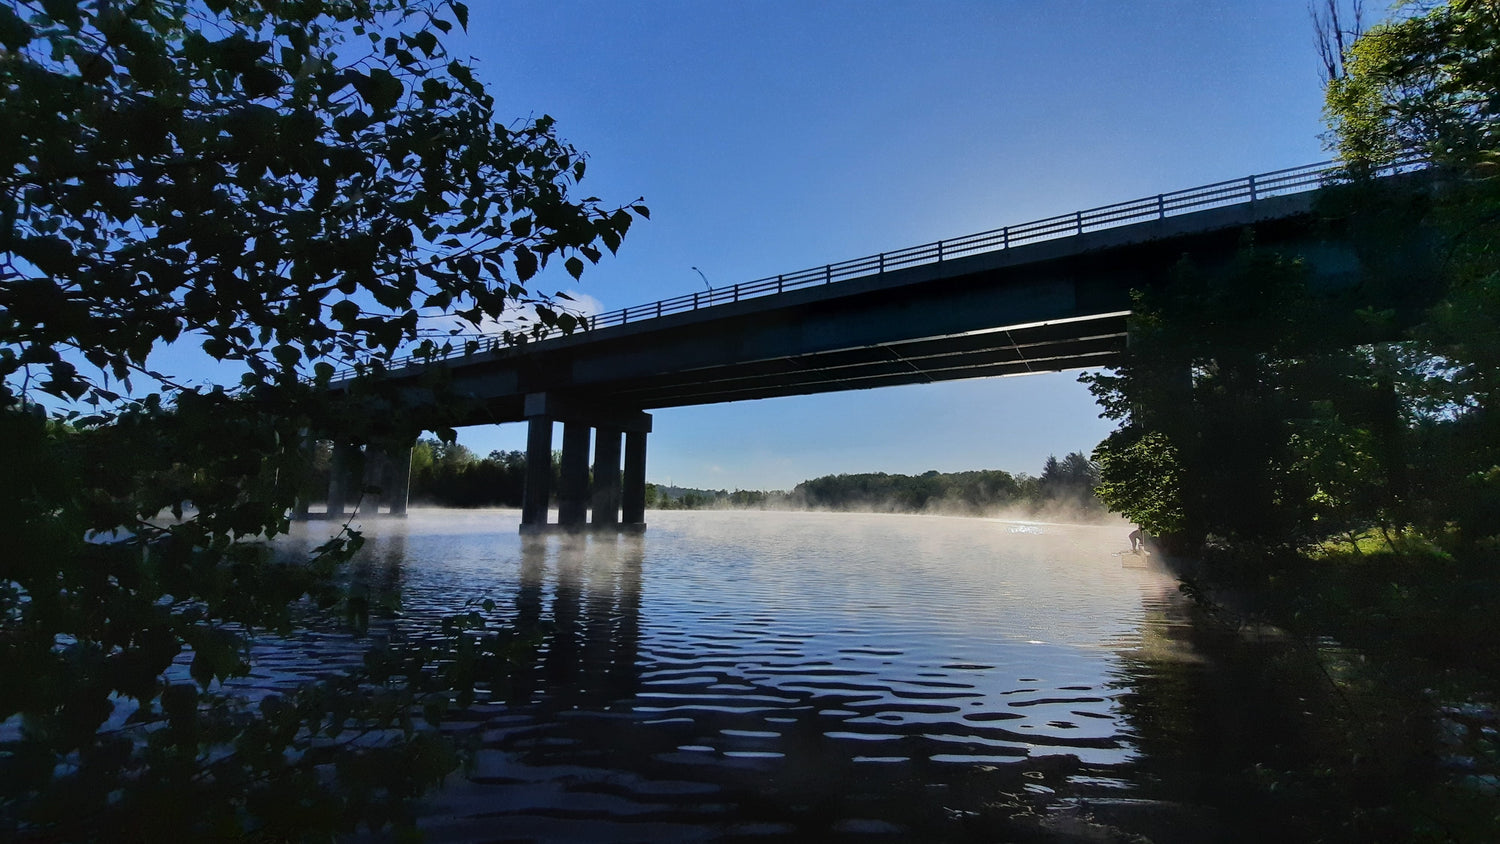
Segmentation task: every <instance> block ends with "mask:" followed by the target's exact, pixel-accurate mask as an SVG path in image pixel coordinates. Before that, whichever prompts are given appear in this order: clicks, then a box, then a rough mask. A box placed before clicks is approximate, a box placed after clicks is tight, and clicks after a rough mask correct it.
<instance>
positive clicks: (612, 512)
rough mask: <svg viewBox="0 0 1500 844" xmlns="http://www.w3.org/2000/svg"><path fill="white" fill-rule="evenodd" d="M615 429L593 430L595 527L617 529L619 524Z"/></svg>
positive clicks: (618, 471) (617, 457)
mask: <svg viewBox="0 0 1500 844" xmlns="http://www.w3.org/2000/svg"><path fill="white" fill-rule="evenodd" d="M623 433H624V432H622V431H620V430H619V429H618V428H596V429H595V430H594V515H593V520H592V522H591V524H592V525H593V527H594V529H595V530H600V529H609V528H616V527H618V526H619V524H620V436H621V435H622V434H623Z"/></svg>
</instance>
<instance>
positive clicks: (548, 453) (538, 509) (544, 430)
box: [521, 415, 552, 533]
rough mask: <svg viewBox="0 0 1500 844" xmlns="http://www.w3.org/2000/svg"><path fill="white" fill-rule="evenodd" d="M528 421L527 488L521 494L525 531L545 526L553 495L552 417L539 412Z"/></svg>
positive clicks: (522, 524)
mask: <svg viewBox="0 0 1500 844" xmlns="http://www.w3.org/2000/svg"><path fill="white" fill-rule="evenodd" d="M526 424H527V426H528V429H527V431H526V489H525V491H524V492H523V493H522V496H521V532H522V533H528V532H532V531H537V530H543V529H545V526H546V524H547V503H548V499H549V498H551V496H552V419H551V417H548V416H543V415H537V416H532V417H530V418H529V419H527V420H526ZM528 529H529V530H528Z"/></svg>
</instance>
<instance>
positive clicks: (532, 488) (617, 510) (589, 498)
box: [521, 393, 651, 534]
mask: <svg viewBox="0 0 1500 844" xmlns="http://www.w3.org/2000/svg"><path fill="white" fill-rule="evenodd" d="M525 414H526V420H527V424H529V425H530V426H531V429H530V432H529V435H528V437H527V441H526V490H525V493H524V495H523V496H522V505H521V532H522V533H527V534H530V533H543V532H546V531H549V530H562V531H579V530H585V529H592V530H604V531H636V532H638V531H641V530H644V529H645V509H646V435H647V434H649V433H650V432H651V415H650V414H648V413H643V412H641V411H638V410H622V409H620V408H611V407H599V406H595V405H591V404H588V403H586V402H581V401H578V400H577V399H574V398H572V397H566V396H558V395H555V394H551V393H532V394H529V395H527V396H526V404H525ZM554 422H561V423H563V447H562V465H561V466H559V467H558V469H559V489H558V490H557V524H555V525H554V524H548V522H547V503H548V497H549V496H550V494H551V489H550V488H549V487H550V485H551V481H552V425H553V423H554ZM591 432H592V433H593V439H594V449H593V457H594V471H593V484H592V486H591V485H590V483H589V436H590V433H591ZM622 438H627V442H626V446H625V447H626V450H627V453H626V455H625V472H624V475H623V477H622V475H621V471H620V456H621V439H622ZM622 504H623V505H624V516H625V518H624V520H623V522H622V519H621V505H622ZM590 505H592V518H589V515H590V513H589V510H590ZM586 520H587V523H586Z"/></svg>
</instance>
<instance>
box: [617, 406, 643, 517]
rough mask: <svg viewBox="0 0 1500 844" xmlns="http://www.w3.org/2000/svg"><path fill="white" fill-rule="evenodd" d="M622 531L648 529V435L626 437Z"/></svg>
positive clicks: (634, 432)
mask: <svg viewBox="0 0 1500 844" xmlns="http://www.w3.org/2000/svg"><path fill="white" fill-rule="evenodd" d="M621 496H622V498H621V502H620V503H621V508H620V510H621V512H620V529H621V530H625V531H631V532H640V531H644V530H645V529H646V433H645V432H644V431H631V432H629V433H627V434H626V435H625V477H624V478H623V483H622V487H621Z"/></svg>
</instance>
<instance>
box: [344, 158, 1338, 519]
mask: <svg viewBox="0 0 1500 844" xmlns="http://www.w3.org/2000/svg"><path fill="white" fill-rule="evenodd" d="M1333 173H1334V168H1333V167H1332V166H1330V165H1312V166H1308V167H1300V168H1294V169H1291V170H1282V171H1277V172H1274V173H1268V174H1262V175H1257V176H1250V177H1247V178H1244V179H1237V180H1233V181H1228V182H1220V183H1217V184H1213V185H1208V186H1205V187H1200V188H1192V189H1189V190H1183V191H1176V192H1173V193H1167V194H1159V195H1157V196H1152V197H1146V198H1143V199H1139V200H1134V201H1131V202H1125V203H1119V204H1116V205H1110V206H1104V207H1101V208H1096V209H1092V210H1088V211H1079V212H1075V213H1073V214H1066V215H1062V216H1058V217H1051V218H1048V219H1045V220H1039V221H1036V222H1032V223H1026V224H1022V225H1017V226H1008V227H1005V228H1000V229H994V230H991V231H988V232H983V233H980V234H975V235H968V236H965V237H960V238H956V239H953V240H942V241H937V242H936V243H929V244H925V245H922V246H917V247H912V248H908V249H902V250H899V251H896V252H889V253H881V254H879V255H874V256H870V257H866V258H860V259H856V260H853V261H845V262H842V263H839V264H829V265H826V266H823V267H817V268H813V269H809V270H804V271H801V272H796V273H790V274H784V275H778V276H775V277H772V278H764V279H759V280H756V281H752V282H747V283H744V284H738V285H735V286H733V287H725V288H720V289H717V290H713V291H708V292H700V293H694V294H691V295H687V296H679V297H676V298H672V299H665V300H662V301H660V302H653V303H650V304H647V305H639V306H633V307H630V308H625V309H622V310H618V311H611V312H609V313H605V314H600V315H598V316H596V317H593V318H592V319H590V320H589V323H588V327H587V329H586V330H584V331H580V332H576V333H574V334H572V335H570V336H562V337H552V338H548V339H544V340H541V341H537V342H532V343H528V344H525V345H523V346H520V347H507V348H489V349H480V348H478V347H476V346H473V345H471V346H470V347H468V348H467V349H465V350H463V352H464V353H462V354H458V355H455V356H450V357H447V358H442V359H436V360H420V361H419V360H407V361H403V362H402V364H404V365H398V366H397V367H396V368H395V369H393V370H392V373H391V375H390V376H389V377H390V378H392V379H396V380H397V381H398V382H399V381H401V380H409V381H412V382H413V383H415V382H416V381H417V380H418V379H420V378H423V377H425V376H427V375H429V374H431V371H432V370H433V369H434V368H440V369H441V370H444V372H445V374H446V376H447V378H448V380H449V382H450V385H451V387H452V389H453V390H454V391H455V392H456V393H458V394H459V395H461V396H464V397H466V399H468V400H469V402H470V408H471V409H470V410H469V411H467V412H466V416H465V418H463V419H460V420H457V421H456V424H458V425H473V424H488V423H502V422H519V421H526V422H527V423H528V424H529V426H530V427H529V432H528V437H527V466H528V470H527V471H528V474H527V479H526V492H525V501H524V504H523V508H522V510H523V516H522V525H521V529H522V531H523V532H527V531H537V530H544V529H547V528H548V527H561V528H564V529H579V528H582V527H583V526H584V525H585V521H586V519H587V517H588V515H589V511H590V509H592V524H593V526H594V527H596V528H605V529H617V528H618V529H624V530H631V529H635V530H639V529H643V528H644V527H645V484H646V438H647V435H648V434H649V433H650V431H651V416H650V414H649V413H647V412H646V411H648V410H652V409H656V408H666V407H681V406H687V405H696V404H710V403H717V402H729V401H740V400H746V399H761V398H771V397H777V396H793V395H807V394H812V393H822V392H833V391H839V390H856V389H869V388H873V387H882V386H892V385H900V384H915V383H931V382H937V381H948V380H956V379H966V378H985V377H993V376H1000V375H1022V374H1027V373H1034V372H1058V371H1064V370H1069V369H1081V368H1093V367H1102V366H1109V365H1111V364H1113V363H1115V362H1116V361H1117V360H1118V356H1119V354H1120V353H1121V352H1122V351H1123V350H1124V348H1125V341H1126V322H1125V320H1126V317H1127V316H1128V314H1129V309H1130V292H1131V290H1135V289H1147V288H1151V287H1153V286H1156V285H1159V284H1161V283H1163V282H1164V281H1165V280H1166V279H1167V278H1168V277H1169V276H1170V273H1171V271H1172V268H1173V267H1174V266H1176V265H1177V264H1178V263H1179V262H1180V261H1181V259H1182V258H1183V257H1184V256H1188V255H1190V256H1192V257H1193V259H1194V260H1195V261H1196V262H1197V263H1199V264H1200V265H1207V266H1212V265H1214V264H1216V263H1222V262H1224V261H1227V260H1228V259H1229V258H1230V257H1231V256H1232V255H1233V254H1234V252H1235V251H1236V250H1237V249H1238V247H1239V245H1240V244H1241V242H1242V240H1241V239H1242V237H1243V234H1244V232H1245V230H1246V229H1253V230H1254V232H1255V237H1256V242H1257V243H1258V244H1261V245H1264V246H1269V247H1272V248H1276V249H1278V250H1281V251H1283V252H1286V253H1289V254H1295V255H1298V256H1300V257H1302V258H1303V259H1304V261H1305V262H1306V264H1307V265H1308V266H1309V267H1310V269H1311V270H1312V272H1313V273H1315V274H1316V275H1319V276H1323V277H1325V279H1324V283H1338V282H1339V281H1340V280H1346V281H1347V280H1350V279H1353V278H1356V277H1357V276H1358V274H1359V272H1360V267H1359V264H1358V261H1357V259H1356V257H1355V255H1354V253H1353V249H1352V247H1351V246H1350V245H1349V244H1348V243H1347V242H1345V240H1343V239H1340V238H1337V237H1332V236H1330V235H1328V234H1327V233H1326V232H1321V231H1320V229H1321V228H1322V227H1320V226H1319V224H1318V221H1317V220H1316V219H1315V218H1314V215H1313V208H1314V202H1315V197H1316V196H1317V192H1318V189H1319V188H1321V187H1322V186H1323V184H1324V183H1325V181H1326V180H1327V179H1328V178H1330V177H1331V175H1332V174H1333ZM556 422H561V423H562V424H563V434H562V463H561V467H560V470H561V471H560V485H559V489H558V490H557V491H556V492H557V499H558V511H559V512H558V520H559V524H558V525H553V526H549V525H548V524H547V506H548V501H549V499H550V498H551V495H552V492H553V490H552V489H551V484H552V471H551V469H552V466H551V454H552V446H553V424H554V423H556ZM591 438H592V439H593V473H592V488H590V487H591V481H590V471H589V462H590V461H589V457H590V449H589V445H590V439H591ZM622 438H623V449H622ZM352 452H353V448H352V447H351V446H348V445H341V446H338V447H336V449H335V461H334V462H335V477H334V481H333V483H332V485H331V486H332V488H331V489H330V493H329V512H330V513H334V514H336V513H342V512H343V508H344V497H345V493H344V489H345V488H346V484H345V482H343V481H342V480H341V477H342V475H341V474H340V473H341V472H346V471H347V470H346V468H345V467H347V466H348V465H350V464H351V461H355V460H358V459H359V458H358V456H357V455H354V454H353V453H352ZM622 452H623V470H622V464H621V457H622ZM382 459H384V458H381V457H379V456H376V457H374V458H373V459H370V460H368V461H367V463H369V464H371V465H377V466H378V464H379V463H380V462H381V460H382ZM393 463H394V465H395V470H394V471H389V472H387V473H386V475H385V476H384V477H385V483H384V484H383V486H385V487H386V488H387V489H391V490H393V491H394V494H393V495H391V496H389V497H390V498H391V499H392V504H391V511H392V512H393V513H403V512H405V507H406V489H407V487H408V484H409V479H410V470H409V460H405V461H403V460H400V459H397V460H395V461H393ZM366 471H367V473H368V472H369V471H370V470H369V469H368V468H367V470H366ZM375 471H379V470H378V469H377V470H375ZM377 477H380V476H378V475H377Z"/></svg>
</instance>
